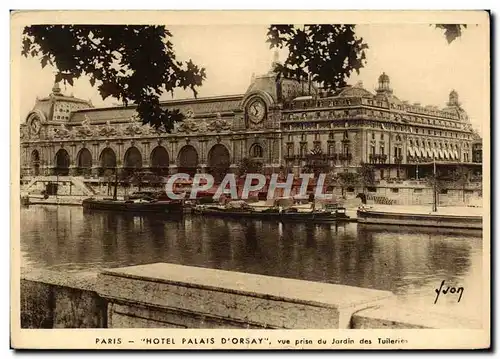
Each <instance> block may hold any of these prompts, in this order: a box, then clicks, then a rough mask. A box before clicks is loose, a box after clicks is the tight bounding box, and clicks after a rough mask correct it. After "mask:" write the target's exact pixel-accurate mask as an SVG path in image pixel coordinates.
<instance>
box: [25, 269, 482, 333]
mask: <svg viewBox="0 0 500 359" xmlns="http://www.w3.org/2000/svg"><path fill="white" fill-rule="evenodd" d="M20 320H21V327H22V328H193V329H201V328H205V329H207V328H221V329H223V328H226V329H227V328H240V329H347V328H349V329H379V328H394V329H397V328H408V329H409V328H457V327H464V328H465V327H467V328H470V326H471V325H473V326H476V324H477V323H470V322H467V323H462V322H461V320H462V319H460V318H450V317H449V316H445V315H443V314H442V313H441V314H440V313H427V312H422V311H420V312H419V311H417V310H416V309H415V308H406V307H405V306H403V305H396V304H395V296H394V295H393V294H392V293H390V292H386V291H379V290H373V289H366V288H357V287H350V286H344V285H334V284H325V283H319V282H310V281H303V280H294V279H287V278H279V277H270V276H263V275H254V274H247V273H238V272H229V271H222V270H216V269H206V268H198V267H190V266H180V265H174V264H167V263H155V264H148V265H139V266H132V267H125V268H118V269H110V270H105V271H101V272H96V271H94V272H81V271H78V272H69V271H65V272H61V271H52V270H45V269H34V270H30V271H28V272H23V273H22V275H21V318H20ZM462 321H463V320H462Z"/></svg>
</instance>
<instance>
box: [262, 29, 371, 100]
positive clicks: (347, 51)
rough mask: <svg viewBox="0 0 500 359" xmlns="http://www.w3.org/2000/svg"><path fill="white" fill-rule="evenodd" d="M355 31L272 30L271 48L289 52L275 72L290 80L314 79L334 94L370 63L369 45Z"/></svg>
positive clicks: (270, 32) (270, 33)
mask: <svg viewBox="0 0 500 359" xmlns="http://www.w3.org/2000/svg"><path fill="white" fill-rule="evenodd" d="M354 29H355V26H354V25H304V26H302V27H296V26H294V25H271V26H269V28H268V33H267V42H269V43H270V48H279V49H281V48H284V47H285V48H287V49H288V52H289V54H288V57H287V59H286V60H285V62H284V63H283V64H276V68H275V71H276V72H278V73H279V74H280V75H282V76H285V77H288V78H295V79H308V78H310V80H311V81H313V82H315V83H318V84H320V86H322V87H323V88H324V89H325V90H327V91H330V92H331V91H334V90H336V89H338V88H339V87H343V86H345V85H346V83H347V80H348V78H349V76H350V75H351V73H352V72H353V71H356V72H357V73H359V70H360V69H361V68H362V67H363V66H364V64H365V62H366V61H365V57H366V55H365V51H364V50H365V49H367V48H368V45H367V44H365V43H364V42H363V39H362V38H358V37H357V36H356V34H355V32H354Z"/></svg>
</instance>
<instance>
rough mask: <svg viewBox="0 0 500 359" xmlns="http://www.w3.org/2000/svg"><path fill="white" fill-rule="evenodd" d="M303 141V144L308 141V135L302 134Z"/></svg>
mask: <svg viewBox="0 0 500 359" xmlns="http://www.w3.org/2000/svg"><path fill="white" fill-rule="evenodd" d="M302 141H303V142H305V141H307V135H306V134H302Z"/></svg>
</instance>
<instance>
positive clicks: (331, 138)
mask: <svg viewBox="0 0 500 359" xmlns="http://www.w3.org/2000/svg"><path fill="white" fill-rule="evenodd" d="M334 137H335V136H334V133H333V132H330V133H329V134H328V139H330V140H333V139H334Z"/></svg>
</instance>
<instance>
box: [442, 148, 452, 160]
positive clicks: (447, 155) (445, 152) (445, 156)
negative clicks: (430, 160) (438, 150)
mask: <svg viewBox="0 0 500 359" xmlns="http://www.w3.org/2000/svg"><path fill="white" fill-rule="evenodd" d="M443 154H444V158H446V159H448V158H450V155H449V154H448V151H447V150H443ZM450 159H451V158H450Z"/></svg>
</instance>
